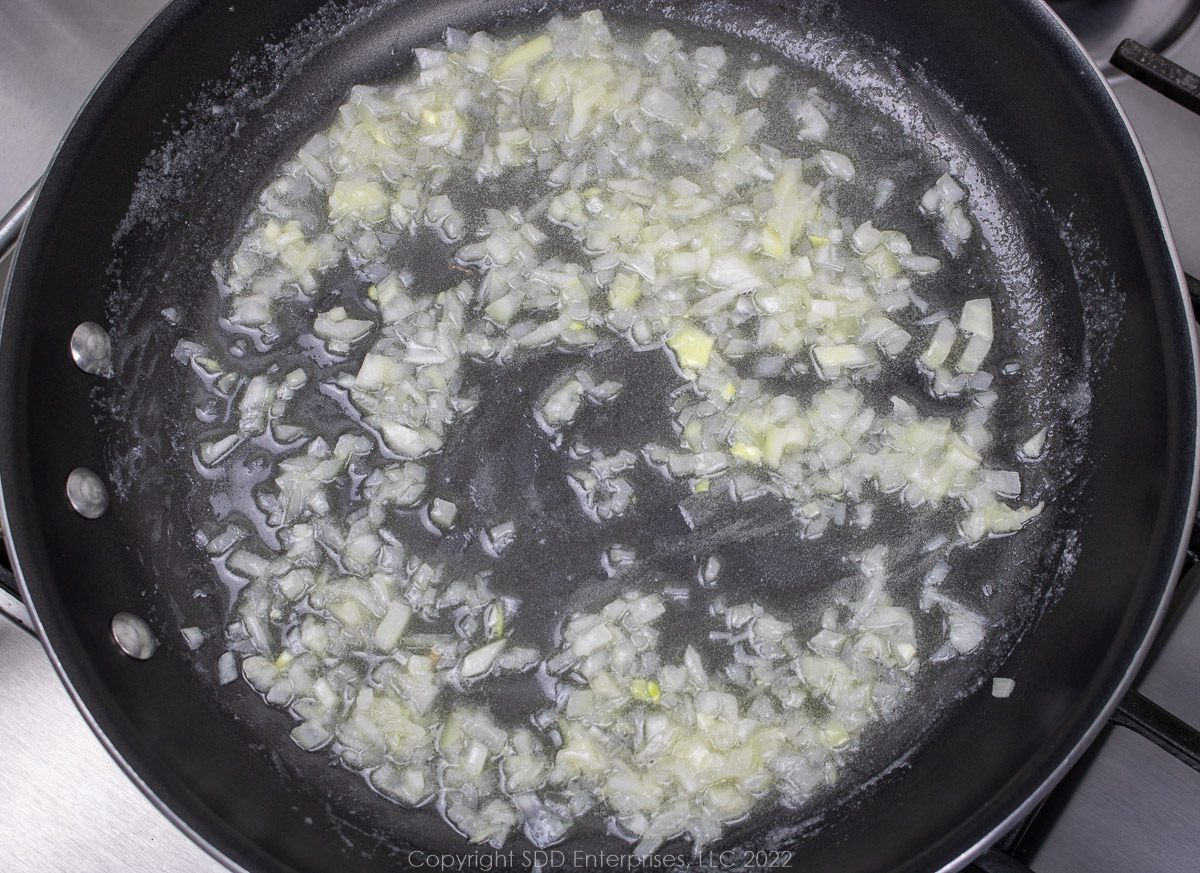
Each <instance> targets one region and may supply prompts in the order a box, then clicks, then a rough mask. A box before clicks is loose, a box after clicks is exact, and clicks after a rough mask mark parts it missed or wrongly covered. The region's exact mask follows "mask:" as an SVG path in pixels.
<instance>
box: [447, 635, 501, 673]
mask: <svg viewBox="0 0 1200 873" xmlns="http://www.w3.org/2000/svg"><path fill="white" fill-rule="evenodd" d="M507 645H508V640H505V639H499V640H496V641H495V642H491V643H488V644H487V645H485V646H481V647H480V648H478V649H476V650H475V651H473V652H471V653H470V654H469V655H467V656H466V657H465V658H463V659H462V663H461V664H460V665H459V668H458V671H459V673H461V674H462V677H463V678H464V679H472V678H474V677H476V676H482V675H483V674H484V673H486V672H488V671H489V670H491V669H492V665H493V664H495V663H496V659H497V658H499V657H500V653H501V652H503V651H504V647H505V646H507Z"/></svg>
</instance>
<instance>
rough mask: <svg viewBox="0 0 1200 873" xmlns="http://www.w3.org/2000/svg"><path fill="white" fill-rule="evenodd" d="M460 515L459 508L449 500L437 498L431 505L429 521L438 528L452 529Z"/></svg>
mask: <svg viewBox="0 0 1200 873" xmlns="http://www.w3.org/2000/svg"><path fill="white" fill-rule="evenodd" d="M457 515H458V507H457V506H455V505H454V504H453V503H451V502H450V501H449V500H443V499H442V498H440V497H435V498H434V499H433V502H432V503H431V504H430V505H429V520H430V521H432V522H433V523H434V524H436V525H437V526H438V527H445V528H448V527H452V526H453V525H454V519H455V517H457Z"/></svg>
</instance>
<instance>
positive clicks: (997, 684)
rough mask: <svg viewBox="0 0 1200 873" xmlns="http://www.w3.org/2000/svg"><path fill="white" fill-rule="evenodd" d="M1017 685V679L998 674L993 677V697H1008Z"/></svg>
mask: <svg viewBox="0 0 1200 873" xmlns="http://www.w3.org/2000/svg"><path fill="white" fill-rule="evenodd" d="M1016 687H1017V683H1016V681H1015V680H1013V679H1004V678H1001V677H1000V676H996V677H994V678H993V679H992V697H1008V696H1009V695H1010V694H1012V693H1013V689H1014V688H1016Z"/></svg>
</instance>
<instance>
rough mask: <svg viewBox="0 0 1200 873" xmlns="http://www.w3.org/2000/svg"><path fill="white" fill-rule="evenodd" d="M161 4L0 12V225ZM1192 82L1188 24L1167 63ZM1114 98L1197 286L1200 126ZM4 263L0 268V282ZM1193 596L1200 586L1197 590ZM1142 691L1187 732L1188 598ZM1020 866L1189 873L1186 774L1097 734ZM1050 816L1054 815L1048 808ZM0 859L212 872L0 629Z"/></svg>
mask: <svg viewBox="0 0 1200 873" xmlns="http://www.w3.org/2000/svg"><path fill="white" fill-rule="evenodd" d="M161 5H162V3H161V2H160V0H0V167H2V168H3V169H2V170H0V212H3V211H5V210H6V209H7V208H8V207H9V206H10V205H11V204H13V203H16V201H17V200H18V199H19V198H20V197H21V195H22V194H23V193H24V192H25V191H26V189H28V188H29V186H30V185H32V184H33V183H34V182H35V181H36V180H37V179H38V177H39V176H40V175H41V173H42V172H43V171H44V169H45V167H46V165H47V164H48V162H49V160H50V158H51V156H52V155H53V152H54V148H55V146H56V145H57V143H58V140H59V139H60V137H61V136H62V134H63V133H64V132H65V130H66V128H67V126H68V125H69V123H70V121H71V119H72V117H73V116H74V114H75V112H76V110H77V109H78V107H79V106H80V105H81V104H82V103H83V101H84V100H85V99H86V97H87V94H88V93H89V91H90V90H91V88H92V86H93V85H94V84H95V82H96V81H97V80H98V79H99V78H100V76H101V75H102V74H103V72H104V70H105V69H106V68H107V67H108V66H109V64H110V63H111V62H112V61H113V59H115V58H116V56H117V55H118V54H119V53H120V51H121V50H122V49H123V48H124V46H125V45H126V44H127V43H128V42H129V41H130V40H131V39H132V38H133V37H134V36H135V35H136V34H137V32H138V31H139V30H140V29H141V27H142V26H143V25H144V23H145V22H146V21H148V20H149V19H150V18H151V17H152V16H153V15H154V13H155V12H156V11H157V10H158V9H159V8H160V7H161ZM1165 53H1166V54H1167V56H1168V57H1171V58H1173V59H1174V60H1176V61H1177V62H1179V63H1181V64H1183V65H1185V66H1188V67H1189V68H1191V69H1192V70H1194V71H1198V72H1200V23H1197V22H1193V23H1192V25H1191V26H1190V27H1189V28H1188V29H1187V30H1186V31H1185V32H1184V33H1183V35H1182V36H1180V37H1179V38H1178V39H1176V41H1175V42H1174V43H1173V45H1172V46H1171V47H1170V48H1169V49H1168V50H1167V51H1166V52H1165ZM1112 86H1113V89H1114V91H1115V93H1116V95H1117V97H1118V99H1119V100H1120V101H1121V103H1122V105H1123V107H1124V109H1125V111H1126V113H1127V114H1128V116H1129V118H1130V120H1131V122H1132V124H1133V126H1134V129H1135V130H1136V132H1137V134H1138V137H1139V139H1140V140H1141V142H1142V145H1143V148H1144V149H1145V151H1146V153H1147V155H1148V158H1149V162H1150V165H1151V168H1152V170H1153V172H1154V175H1155V177H1156V178H1157V179H1158V182H1159V189H1160V192H1161V194H1162V197H1163V201H1164V203H1165V206H1166V210H1167V214H1168V217H1169V220H1170V223H1171V226H1172V230H1173V233H1174V236H1175V239H1176V244H1177V246H1178V249H1179V252H1180V258H1181V260H1182V262H1183V265H1184V268H1185V269H1187V270H1188V272H1190V273H1192V274H1193V275H1200V172H1198V171H1197V170H1198V167H1200V117H1197V116H1195V115H1192V114H1190V113H1188V112H1187V111H1186V110H1184V109H1182V108H1180V107H1178V106H1176V105H1175V104H1173V103H1171V102H1170V101H1168V100H1166V99H1165V98H1163V97H1160V96H1159V95H1157V94H1154V93H1153V92H1151V91H1150V90H1149V89H1147V88H1145V87H1144V86H1142V85H1140V84H1138V83H1136V82H1133V81H1132V80H1130V79H1128V78H1126V77H1124V76H1117V77H1115V78H1114V79H1113V80H1112ZM7 270H8V264H7V263H0V279H2V278H3V276H5V275H6V274H7ZM1197 587H1200V586H1197ZM1176 611H1177V612H1178V613H1179V617H1178V620H1177V621H1176V622H1175V624H1174V626H1173V627H1172V628H1171V629H1170V633H1169V635H1168V636H1167V637H1166V639H1165V644H1163V645H1161V646H1160V650H1159V651H1158V652H1157V654H1156V657H1155V658H1154V659H1153V660H1152V662H1151V663H1149V664H1148V666H1147V669H1146V670H1145V671H1144V673H1143V676H1142V678H1141V680H1140V683H1139V688H1140V690H1141V691H1142V692H1143V693H1144V694H1146V695H1147V696H1149V697H1150V698H1151V699H1153V700H1155V701H1156V702H1157V703H1159V704H1160V705H1162V706H1164V707H1166V708H1167V709H1168V710H1170V711H1172V712H1174V713H1175V714H1176V715H1178V716H1179V717H1181V718H1183V719H1184V720H1186V721H1188V722H1189V723H1190V724H1192V725H1200V669H1198V666H1200V597H1191V598H1190V603H1189V604H1182V605H1180V604H1177V610H1176ZM1064 784H1065V785H1066V789H1067V790H1065V791H1064V790H1061V789H1060V791H1059V792H1058V793H1056V795H1055V796H1054V799H1053V800H1052V802H1051V803H1050V804H1048V806H1053V807H1056V809H1055V810H1053V814H1051V815H1047V816H1046V820H1045V821H1044V822H1041V821H1039V823H1038V827H1037V828H1035V830H1041V831H1043V832H1044V833H1042V834H1040V835H1039V837H1038V839H1037V840H1036V841H1035V842H1034V843H1032V844H1031V845H1030V847H1029V848H1028V849H1027V850H1026V852H1025V853H1024V854H1025V855H1026V860H1027V862H1028V863H1029V864H1030V866H1032V867H1033V869H1034V870H1036V871H1041V873H1146V871H1158V873H1194V871H1195V870H1196V869H1197V865H1198V863H1200V862H1198V861H1197V859H1198V858H1200V828H1197V827H1196V823H1197V822H1200V777H1197V775H1196V774H1195V773H1193V772H1192V771H1190V770H1189V769H1188V768H1187V767H1186V766H1185V765H1184V764H1182V763H1180V762H1179V761H1176V760H1175V759H1174V758H1172V757H1170V756H1169V755H1167V754H1166V753H1165V752H1163V751H1161V750H1160V749H1158V748H1157V747H1155V746H1153V745H1151V744H1150V743H1149V742H1147V741H1145V740H1143V739H1142V738H1140V737H1138V736H1136V735H1134V734H1132V733H1130V732H1129V731H1127V730H1125V729H1122V728H1108V729H1106V731H1105V733H1104V734H1103V735H1102V737H1101V739H1100V741H1099V742H1098V743H1097V744H1096V745H1095V746H1094V747H1093V750H1092V751H1091V752H1089V754H1088V756H1087V758H1085V761H1084V762H1083V764H1081V765H1080V766H1079V767H1076V769H1075V770H1074V771H1073V772H1072V773H1071V775H1070V776H1069V777H1068V779H1067V781H1066V783H1064ZM1057 807H1061V809H1057ZM0 852H2V853H3V855H4V857H5V859H6V862H5V866H7V867H9V868H10V869H14V870H15V869H20V870H22V871H24V873H78V871H89V873H125V871H131V870H132V871H144V870H163V871H188V873H210V871H219V870H223V869H224V867H223V866H222V865H220V864H219V863H217V862H216V861H214V860H213V859H212V858H210V857H208V856H207V855H206V854H205V853H204V852H203V851H202V850H200V849H199V848H198V847H196V846H195V845H194V844H193V843H192V842H191V841H190V840H189V839H188V838H187V837H185V836H184V835H183V834H182V833H181V832H180V831H178V830H177V829H176V828H175V827H174V826H173V825H172V824H171V823H170V822H169V821H168V820H167V819H166V818H165V817H163V815H162V814H161V813H160V812H158V811H157V810H156V809H155V807H154V806H153V805H152V804H151V803H150V802H149V801H148V800H147V799H146V798H145V797H144V796H143V795H142V794H141V792H140V791H139V790H138V789H137V788H136V787H135V786H134V784H133V783H132V782H131V781H130V780H129V779H128V778H127V777H126V776H125V774H124V773H123V772H122V771H121V770H120V768H119V767H118V766H117V765H116V764H115V763H114V762H113V761H112V759H111V758H110V757H109V756H108V754H107V752H106V751H105V750H104V748H103V747H102V746H101V744H100V742H99V741H98V740H97V739H96V737H95V736H94V735H93V734H92V733H91V731H90V730H89V729H88V727H87V725H86V724H85V722H84V720H83V718H82V717H81V716H80V714H79V713H78V711H77V710H76V709H75V707H74V705H73V704H72V702H71V701H70V699H69V697H68V696H67V693H66V691H65V690H64V689H63V688H62V686H61V685H60V684H59V682H58V679H57V677H56V676H55V675H54V672H53V670H52V668H51V667H50V664H49V662H48V661H47V660H46V657H45V654H44V652H43V651H42V649H41V647H40V645H39V644H38V642H37V641H36V640H35V639H33V638H32V637H30V636H29V635H27V634H26V633H25V632H23V631H22V630H20V629H19V628H17V627H16V626H15V625H11V624H9V623H7V622H5V621H4V620H2V619H0Z"/></svg>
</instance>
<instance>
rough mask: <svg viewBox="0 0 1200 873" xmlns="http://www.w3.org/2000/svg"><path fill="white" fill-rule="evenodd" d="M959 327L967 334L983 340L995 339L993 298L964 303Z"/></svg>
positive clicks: (982, 298) (981, 298)
mask: <svg viewBox="0 0 1200 873" xmlns="http://www.w3.org/2000/svg"><path fill="white" fill-rule="evenodd" d="M958 326H959V327H960V328H962V329H963V330H965V331H966V332H967V333H970V334H974V335H976V336H979V337H982V338H983V339H986V340H991V339H993V336H992V300H991V298H990V297H980V298H978V299H975V300H968V301H967V302H966V303H964V304H963V309H962V317H961V318H959V320H958Z"/></svg>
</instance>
